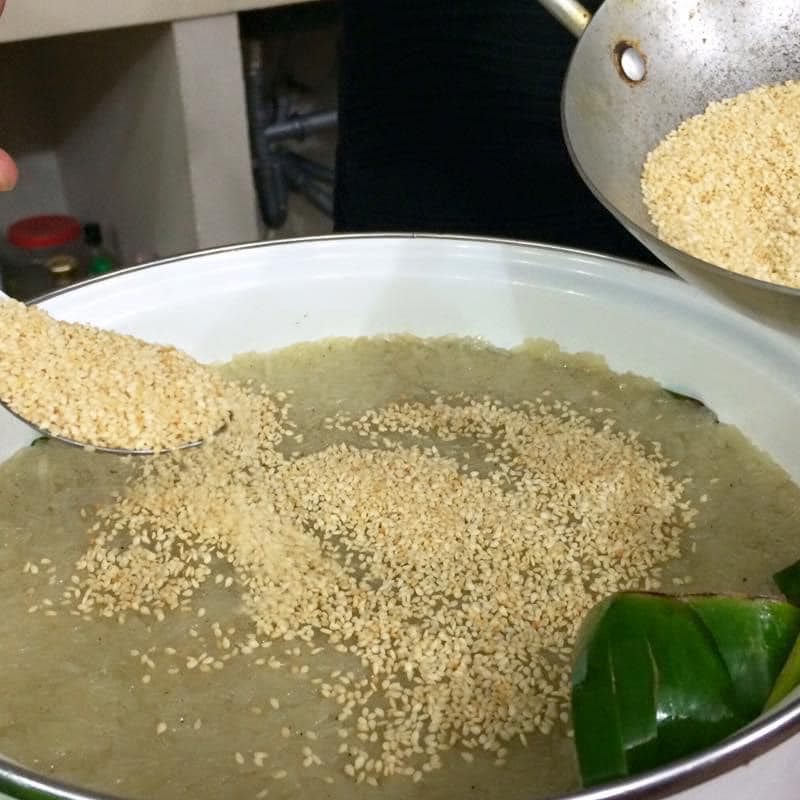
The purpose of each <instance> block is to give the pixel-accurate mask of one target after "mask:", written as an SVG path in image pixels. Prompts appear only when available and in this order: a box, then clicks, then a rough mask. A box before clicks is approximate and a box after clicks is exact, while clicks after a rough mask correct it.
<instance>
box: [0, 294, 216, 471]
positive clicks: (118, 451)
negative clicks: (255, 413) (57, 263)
mask: <svg viewBox="0 0 800 800" xmlns="http://www.w3.org/2000/svg"><path fill="white" fill-rule="evenodd" d="M6 300H13V298H11V297H9V296H8V295H7V294H5V293H4V292H3V291H0V302H4V301H6ZM0 407H2V408H5V410H6V411H8V412H9V413H10V414H11V415H12V416H14V417H16V418H17V419H18V420H20V422H23V423H25V425H27V426H28V427H29V428H33V430H34V431H36V432H37V433H38V434H39V435H40V436H44V437H45V438H47V439H53V440H54V441H58V442H63V443H64V444H68V445H71V446H72V447H80V448H81V449H83V450H92V451H94V452H98V453H112V454H114V455H118V456H152V455H157V454H160V453H167V452H169V453H171V452H175V451H176V450H188V449H189V448H192V447H198V446H199V445H201V444H203V442H204V440H202V439H200V440H197V441H194V442H188V443H186V444H181V445H178V446H176V447H171V448H167V449H164V450H154V449H148V450H136V449H129V448H124V447H104V446H101V445H94V444H90V443H87V442H77V441H75V440H74V439H70V438H68V437H66V436H59V435H57V434H54V433H52V432H51V431H49V430H47V429H46V428H42V427H41V426H39V425H37V424H36V423H35V422H31V420H29V419H27V418H26V417H24V416H22V414H20V413H19V412H18V411H16V410H15V409H14V408H13V407H12V406H10V405H9V404H8V403H7V402H6V401H5V400H3V399H2V398H0ZM229 421H230V420H228V421H226V422H224V423H223V424H222V425H221V426H220V428H219V429H218V430H217V431H216V432H215V433H214V436H217V435H219V434H220V433H222V432H223V431H224V430H225V428H226V427H227V426H228V422H229Z"/></svg>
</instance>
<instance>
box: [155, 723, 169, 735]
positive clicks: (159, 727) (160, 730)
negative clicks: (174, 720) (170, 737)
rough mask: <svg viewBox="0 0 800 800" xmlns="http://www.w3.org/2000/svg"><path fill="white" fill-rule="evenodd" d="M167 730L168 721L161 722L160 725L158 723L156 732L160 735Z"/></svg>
mask: <svg viewBox="0 0 800 800" xmlns="http://www.w3.org/2000/svg"><path fill="white" fill-rule="evenodd" d="M166 730H167V723H166V722H159V723H158V725H156V734H157V735H159V736H160V735H161V734H162V733H165V732H166Z"/></svg>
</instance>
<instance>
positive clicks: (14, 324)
mask: <svg viewBox="0 0 800 800" xmlns="http://www.w3.org/2000/svg"><path fill="white" fill-rule="evenodd" d="M0 330H2V334H3V341H4V353H3V358H2V360H1V361H0V405H2V406H3V407H5V408H6V409H7V410H8V411H9V412H11V413H12V414H13V415H14V416H16V417H17V418H18V419H21V420H22V421H23V422H25V423H26V424H27V425H29V426H30V427H32V428H34V429H35V430H36V431H38V432H39V433H40V434H41V435H43V436H46V437H48V438H51V439H57V440H59V441H62V442H65V443H67V444H70V445H75V446H79V447H83V448H85V449H89V450H97V451H102V452H107V453H116V454H118V455H133V454H136V455H153V454H156V453H161V452H166V451H172V450H178V449H185V448H189V447H196V446H198V445H200V444H202V443H203V442H205V441H208V440H209V439H210V438H212V437H214V436H216V435H218V434H219V433H220V432H221V431H222V430H223V429H224V428H225V426H226V425H227V423H228V420H229V419H230V416H231V400H230V395H229V391H228V387H227V384H226V383H225V381H224V380H223V379H222V378H221V377H220V376H219V375H217V374H216V373H215V372H214V371H213V370H211V369H210V368H209V367H207V366H205V365H203V364H201V363H199V362H197V361H195V360H194V359H193V358H191V357H190V356H189V355H187V354H186V353H184V352H182V351H181V350H178V349H177V348H175V347H169V346H164V345H158V344H152V343H149V342H145V341H143V340H141V339H137V338H136V337H134V336H129V335H125V334H120V333H115V332H113V331H108V330H103V329H100V328H95V327H93V326H90V325H84V324H80V323H70V322H63V321H60V320H56V319H54V318H53V317H51V316H50V315H49V314H48V313H47V312H45V311H44V310H42V309H40V308H37V307H36V306H29V305H25V304H24V303H20V302H18V301H16V300H13V299H11V298H8V297H7V296H6V295H3V294H2V293H0Z"/></svg>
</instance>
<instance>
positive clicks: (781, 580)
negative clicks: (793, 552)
mask: <svg viewBox="0 0 800 800" xmlns="http://www.w3.org/2000/svg"><path fill="white" fill-rule="evenodd" d="M772 579H773V580H774V581H775V583H776V584H777V585H778V588H779V589H780V590H781V592H783V594H784V595H785V596H786V599H787V600H788V601H789V602H790V603H792V605H795V606H800V561H795V562H794V564H790V565H789V566H788V567H786V568H784V569H782V570H781V571H780V572H776V573H775V574H774V575H773V576H772Z"/></svg>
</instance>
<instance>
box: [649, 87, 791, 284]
mask: <svg viewBox="0 0 800 800" xmlns="http://www.w3.org/2000/svg"><path fill="white" fill-rule="evenodd" d="M798 108H800V82H798V81H787V82H786V83H782V84H778V85H773V86H759V87H757V88H755V89H753V90H751V91H748V92H744V93H742V94H739V95H737V96H735V97H731V98H727V99H724V100H720V101H715V102H712V103H710V104H709V105H708V107H707V108H706V109H705V111H704V112H703V113H702V114H697V115H695V116H693V117H691V118H689V119H686V120H684V122H682V123H681V124H680V125H679V126H678V127H677V128H676V129H675V130H674V131H672V132H671V133H669V134H668V135H667V136H666V137H665V138H664V139H663V140H662V141H661V142H660V143H659V144H658V146H657V147H656V148H655V149H654V150H653V151H652V152H651V153H650V154H649V155H648V156H647V159H646V160H645V165H644V169H643V172H642V191H643V196H644V200H645V203H646V205H647V208H648V211H649V213H650V216H651V219H652V221H653V222H654V224H655V225H656V227H657V229H658V233H659V236H660V237H661V238H662V239H664V240H665V241H667V242H669V243H670V244H672V245H674V246H675V247H678V248H681V249H683V250H685V251H686V252H688V253H690V254H691V255H694V256H697V257H698V258H702V259H704V260H706V261H710V262H711V263H712V264H716V265H717V266H720V267H724V268H726V269H729V270H733V271H734V272H739V273H742V274H745V275H749V276H751V277H754V278H759V279H761V280H765V281H769V282H771V283H777V284H781V285H785V286H793V287H798V286H800V258H799V257H798V252H800V247H798V245H800V234H798V231H797V230H796V229H795V226H794V225H793V224H792V220H794V219H795V218H796V216H797V212H798V203H797V198H798V196H800V177H798V174H797V170H796V164H797V162H798V159H800V147H799V146H798V142H797V139H796V137H795V136H794V133H793V129H792V126H791V125H787V124H786V120H788V119H792V118H794V116H795V115H796V114H797V112H798Z"/></svg>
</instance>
